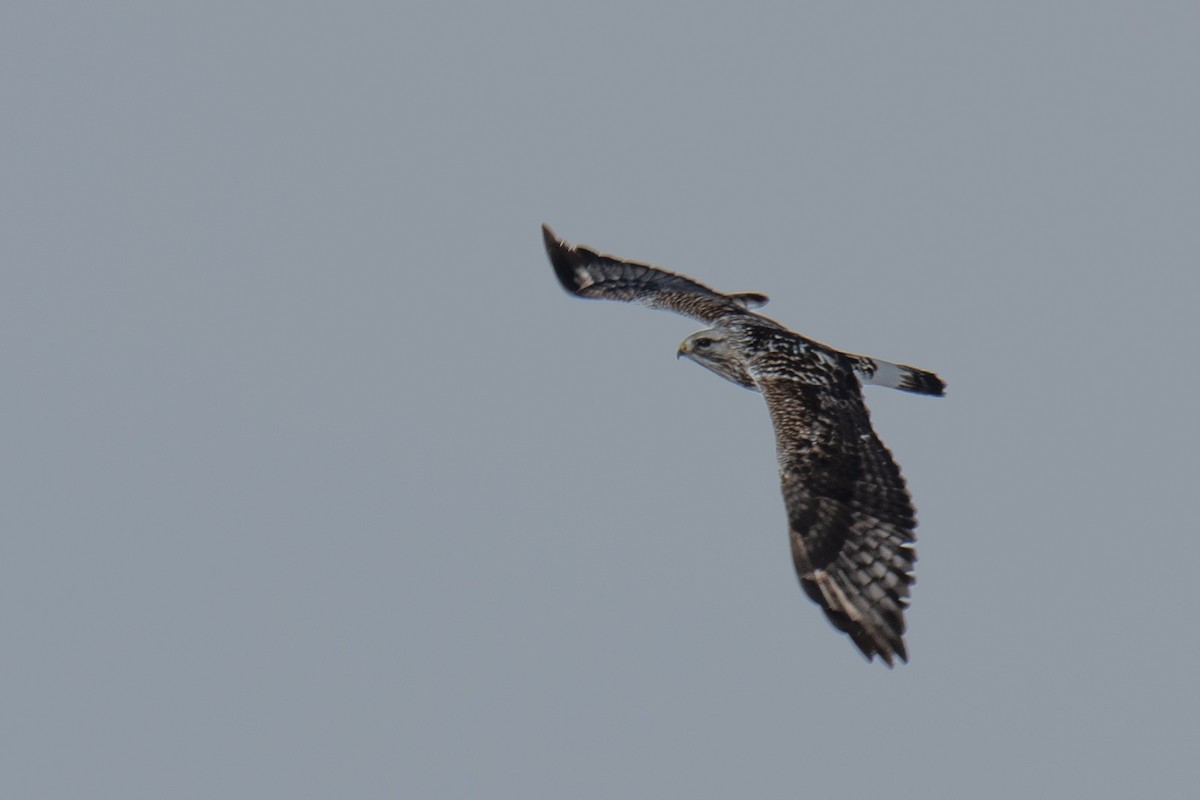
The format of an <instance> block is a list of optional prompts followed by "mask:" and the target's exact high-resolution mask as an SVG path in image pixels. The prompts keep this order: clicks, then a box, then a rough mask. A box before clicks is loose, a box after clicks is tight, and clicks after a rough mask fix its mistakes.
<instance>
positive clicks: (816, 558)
mask: <svg viewBox="0 0 1200 800" xmlns="http://www.w3.org/2000/svg"><path fill="white" fill-rule="evenodd" d="M542 229H543V235H544V238H545V243H546V250H547V253H548V254H549V256H550V261H551V263H552V264H553V265H554V270H555V274H556V275H557V276H558V279H559V281H560V282H561V283H562V285H563V287H564V288H565V289H566V290H567V291H568V292H570V293H571V294H574V295H577V296H580V297H588V298H596V299H608V300H621V301H626V302H636V303H640V304H642V305H646V306H649V307H651V308H665V309H668V310H671V311H675V312H678V313H680V314H684V315H687V316H691V317H694V318H696V319H700V320H703V321H704V322H707V323H710V324H712V325H713V327H712V328H711V329H709V330H704V331H699V332H697V333H694V334H692V335H691V336H689V337H688V338H687V339H685V340H684V341H683V344H681V345H680V347H679V353H678V354H679V355H680V356H686V357H687V358H689V359H691V360H693V361H695V362H697V363H698V364H700V365H701V366H703V367H706V368H707V369H709V370H711V371H713V372H715V373H716V374H718V375H720V376H721V377H723V378H725V379H727V380H729V381H732V382H734V383H737V384H739V385H741V386H745V387H746V388H749V389H753V390H755V391H759V392H761V393H762V395H763V397H764V398H765V399H766V402H767V409H768V411H769V412H770V414H771V421H772V423H773V425H774V428H775V444H776V455H777V457H778V460H779V475H780V484H781V488H782V492H783V501H784V506H785V508H786V509H787V518H788V530H789V538H790V540H791V549H792V560H793V562H794V564H795V567H796V573H797V575H798V576H799V578H800V585H801V587H802V588H803V589H804V592H805V594H807V595H808V596H809V597H810V598H811V599H812V600H813V601H815V602H816V603H817V604H819V605H820V606H821V607H822V608H823V609H824V611H825V614H826V616H827V617H828V618H829V620H830V622H832V623H833V625H834V626H835V627H836V628H837V629H838V630H841V631H843V632H845V633H847V634H849V636H850V638H851V640H852V641H853V642H854V644H855V645H856V646H857V647H858V649H859V650H860V651H861V652H862V653H863V655H864V656H866V657H867V659H868V660H870V659H872V658H873V657H874V656H876V655H878V656H879V657H880V658H881V659H882V660H883V661H884V662H886V663H887V664H888V665H889V666H891V665H892V664H893V663H894V659H895V658H897V657H898V658H900V659H901V660H904V661H907V660H908V653H907V651H906V649H905V646H904V639H903V636H904V631H905V621H904V609H905V608H906V607H907V605H908V597H909V587H910V586H911V584H912V583H913V575H912V569H913V564H914V562H915V561H916V553H915V551H914V550H913V543H914V541H915V539H916V537H915V534H914V529H915V528H916V518H915V515H914V512H913V507H912V502H911V501H910V499H909V495H908V490H907V488H906V487H905V484H904V479H903V478H902V477H901V475H900V470H899V468H898V467H897V466H896V462H895V461H894V460H893V459H892V455H891V453H890V452H889V451H888V449H887V448H886V447H885V446H884V444H883V442H881V441H880V440H879V437H878V436H877V435H876V434H875V431H874V429H873V428H872V427H871V420H870V415H869V414H868V412H867V408H866V405H865V403H864V402H863V397H862V384H863V383H875V384H879V385H884V386H890V387H892V388H897V389H903V390H905V391H910V392H915V393H918V394H931V395H941V394H943V393H944V389H945V384H943V383H942V381H941V379H940V378H938V377H937V376H936V375H934V374H933V373H931V372H927V371H924V370H919V369H916V368H914V367H909V366H906V365H902V364H893V363H891V362H887V361H882V360H880V359H875V358H870V357H867V356H860V355H854V354H851V353H843V352H841V351H839V350H836V349H834V348H832V347H829V346H828V345H824V344H821V343H820V342H816V341H813V340H811V339H807V338H805V337H803V336H801V335H799V334H797V333H794V332H792V331H789V330H787V329H786V328H784V327H783V326H781V325H780V324H779V323H777V322H775V321H774V320H771V319H768V318H767V317H764V316H762V315H759V314H755V313H753V312H752V311H751V310H750V309H751V308H755V307H758V306H761V305H762V304H764V303H766V300H767V298H766V296H765V295H759V294H750V293H747V294H739V295H727V294H722V293H720V292H716V291H714V290H712V289H710V288H708V287H707V286H704V285H703V284H700V283H698V282H696V281H693V280H692V279H690V278H687V277H685V276H682V275H677V274H675V273H672V272H668V271H667V270H663V269H660V268H657V267H652V266H649V265H647V264H639V263H636V262H630V261H622V260H620V259H616V258H613V257H611V256H605V255H601V254H599V253H595V252H593V251H591V250H588V249H586V248H583V247H571V246H570V245H567V244H566V243H564V242H561V241H559V240H558V238H557V237H555V236H554V234H553V233H552V232H551V231H550V229H549V228H547V227H545V226H543V228H542Z"/></svg>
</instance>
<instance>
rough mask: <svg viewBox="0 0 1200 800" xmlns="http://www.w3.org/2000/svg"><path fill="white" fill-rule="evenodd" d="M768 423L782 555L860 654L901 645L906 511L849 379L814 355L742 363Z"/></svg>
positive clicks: (896, 475)
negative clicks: (784, 520)
mask: <svg viewBox="0 0 1200 800" xmlns="http://www.w3.org/2000/svg"><path fill="white" fill-rule="evenodd" d="M751 372H752V374H755V373H757V374H755V378H756V380H757V381H758V385H759V387H760V388H761V389H762V393H763V396H764V397H765V398H766V401H767V408H768V409H769V411H770V413H771V420H772V422H773V423H774V426H775V439H776V450H777V453H778V456H779V474H780V483H781V486H782V490H783V502H784V506H785V507H786V509H787V516H788V529H789V534H790V539H791V545H792V558H793V560H794V562H795V565H796V572H797V574H798V576H799V578H800V584H801V586H802V587H803V589H804V592H805V593H806V594H807V595H808V596H809V597H810V598H811V599H812V600H814V601H815V602H816V603H818V604H819V605H820V606H821V607H822V608H823V609H824V610H825V614H826V616H828V617H829V620H830V622H832V623H833V625H834V627H836V628H838V629H839V630H841V631H844V632H845V633H847V634H849V635H850V638H851V639H852V640H853V641H854V644H855V645H857V646H858V649H859V650H861V651H862V653H863V655H865V656H866V657H867V658H868V660H869V659H871V658H873V657H874V656H876V655H878V656H880V657H881V658H882V659H883V660H884V661H885V662H887V664H888V665H889V666H891V665H892V663H893V659H894V658H895V657H897V656H898V657H899V658H900V659H901V660H904V661H907V660H908V654H907V651H906V650H905V647H904V639H903V635H904V627H905V625H904V609H905V607H906V606H907V605H908V596H909V586H910V585H911V584H912V583H913V580H914V579H913V575H912V570H913V564H914V562H915V561H916V552H915V551H914V550H913V543H914V542H915V540H916V536H915V534H914V529H915V528H916V518H915V515H914V512H913V507H912V501H911V500H910V498H909V494H908V490H907V488H906V487H905V485H904V479H903V478H902V477H901V475H900V469H899V467H897V466H896V462H895V461H894V460H893V459H892V454H891V453H890V452H889V451H888V449H887V447H886V446H884V444H883V442H881V441H880V440H879V437H878V436H877V435H876V434H875V431H874V430H873V429H872V427H871V420H870V415H869V414H868V412H867V408H866V405H865V404H864V403H863V399H862V390H861V388H860V386H859V384H858V381H857V380H856V379H855V378H854V376H853V375H852V374H850V372H849V371H848V370H846V369H845V368H844V367H841V366H838V365H836V364H832V363H830V362H828V361H826V360H824V359H820V358H815V357H814V359H813V360H812V362H811V363H793V364H791V365H786V366H780V365H775V367H774V368H772V369H771V370H769V371H767V372H764V371H762V370H760V369H757V368H756V367H755V366H754V365H752V369H751Z"/></svg>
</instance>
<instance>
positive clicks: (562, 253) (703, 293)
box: [542, 225, 778, 326]
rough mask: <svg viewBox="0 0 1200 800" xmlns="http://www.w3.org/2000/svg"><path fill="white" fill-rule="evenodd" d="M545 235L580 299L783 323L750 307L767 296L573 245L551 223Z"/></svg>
mask: <svg viewBox="0 0 1200 800" xmlns="http://www.w3.org/2000/svg"><path fill="white" fill-rule="evenodd" d="M542 236H543V238H544V239H545V240H546V253H547V255H549V256H550V263H551V264H553V265H554V274H555V275H557V276H558V281H559V283H561V284H562V285H563V288H564V289H566V290H567V291H568V292H570V293H571V294H573V295H576V296H578V297H588V298H594V299H597V300H620V301H623V302H626V303H640V304H641V305H644V306H648V307H650V308H665V309H667V310H669V311H674V312H676V313H678V314H683V315H685V316H689V317H693V318H695V319H699V320H703V321H704V322H713V321H714V320H716V319H719V318H721V317H729V316H747V317H752V318H754V319H756V320H759V321H761V322H762V323H764V324H768V325H772V326H778V323H776V322H774V321H773V320H769V319H767V318H766V317H762V316H759V315H758V314H754V313H752V312H751V311H750V310H749V309H752V308H759V307H760V306H763V305H765V304H766V302H767V296H766V295H765V294H755V293H753V292H743V293H740V294H722V293H720V292H717V291H714V290H712V289H710V288H708V287H707V286H705V285H704V284H702V283H699V282H697V281H694V280H692V279H691V278H687V277H684V276H683V275H677V274H675V273H674V272H668V271H667V270H665V269H659V268H658V267H652V266H650V265H649V264H639V263H637V262H636V261H622V260H621V259H617V258H613V257H612V256H606V255H602V254H601V253H596V252H594V251H592V250H589V249H587V248H586V247H580V246H579V245H575V246H571V245H569V244H567V243H566V242H564V241H561V240H560V239H559V238H558V237H557V236H555V235H554V231H552V230H550V228H549V227H548V226H546V225H543V226H542Z"/></svg>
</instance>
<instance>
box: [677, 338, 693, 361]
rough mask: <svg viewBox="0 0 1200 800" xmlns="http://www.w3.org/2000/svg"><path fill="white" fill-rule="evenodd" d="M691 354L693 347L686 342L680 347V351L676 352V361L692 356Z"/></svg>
mask: <svg viewBox="0 0 1200 800" xmlns="http://www.w3.org/2000/svg"><path fill="white" fill-rule="evenodd" d="M691 354H692V346H691V345H690V344H688V343H687V342H684V343H683V344H681V345H679V349H678V350H676V351H675V360H676V361H678V360H679V359H681V358H683V357H684V356H690V355H691Z"/></svg>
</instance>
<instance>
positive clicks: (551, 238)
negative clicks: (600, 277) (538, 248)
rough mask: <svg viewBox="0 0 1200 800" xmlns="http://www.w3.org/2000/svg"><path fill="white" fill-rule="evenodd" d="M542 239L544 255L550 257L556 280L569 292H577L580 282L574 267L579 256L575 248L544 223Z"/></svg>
mask: <svg viewBox="0 0 1200 800" xmlns="http://www.w3.org/2000/svg"><path fill="white" fill-rule="evenodd" d="M542 239H543V241H545V243H546V255H548V256H549V257H550V263H551V264H552V265H553V266H554V274H555V275H557V276H558V282H559V283H561V284H562V287H563V288H564V289H566V290H567V291H568V292H570V293H571V294H577V293H578V292H579V287H580V283H579V276H578V275H577V274H576V272H575V267H576V266H577V265H578V262H579V256H578V254H577V253H576V252H575V249H574V248H573V247H571V246H570V245H568V244H567V243H566V242H564V241H562V240H561V239H559V238H558V237H557V236H555V235H554V231H552V230H550V226H549V225H547V224H545V223H542Z"/></svg>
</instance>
